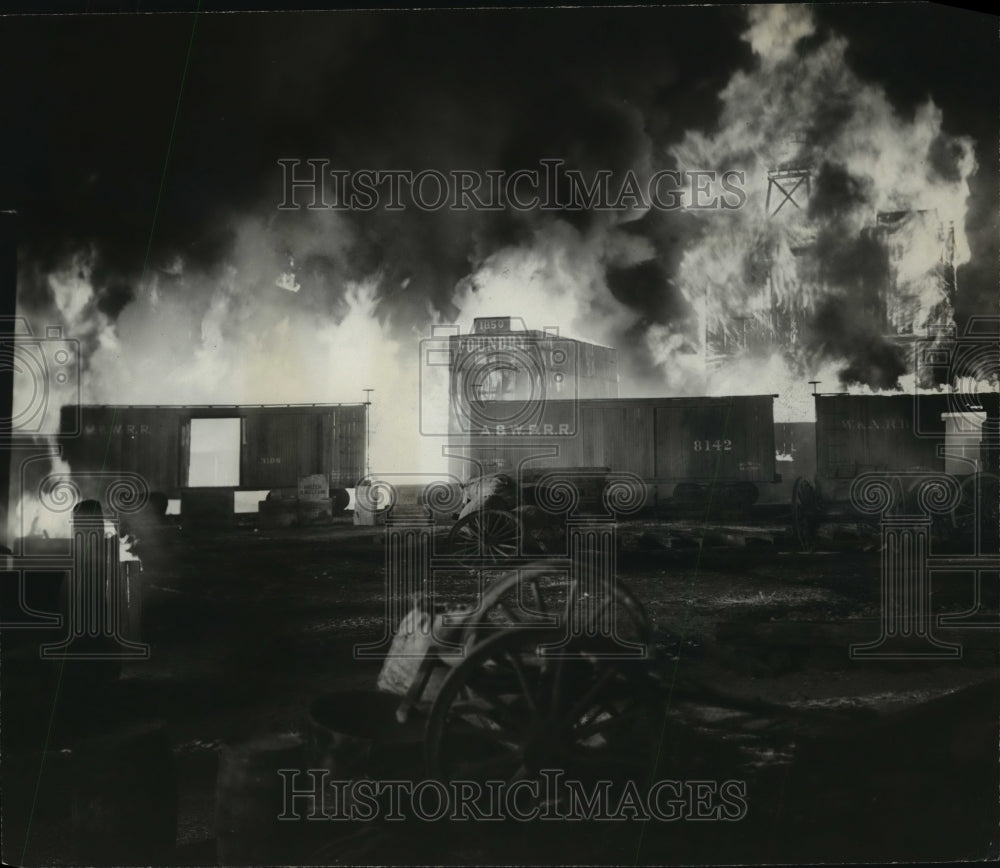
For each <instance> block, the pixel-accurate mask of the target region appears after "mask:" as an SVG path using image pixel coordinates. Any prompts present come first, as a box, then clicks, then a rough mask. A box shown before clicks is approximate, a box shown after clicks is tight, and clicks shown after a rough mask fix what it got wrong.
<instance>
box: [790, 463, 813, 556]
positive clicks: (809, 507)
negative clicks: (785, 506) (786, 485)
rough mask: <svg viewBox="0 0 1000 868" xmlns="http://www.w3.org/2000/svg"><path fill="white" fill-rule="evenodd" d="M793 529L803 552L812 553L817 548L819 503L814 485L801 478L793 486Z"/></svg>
mask: <svg viewBox="0 0 1000 868" xmlns="http://www.w3.org/2000/svg"><path fill="white" fill-rule="evenodd" d="M792 529H793V530H794V532H795V539H796V540H797V541H798V544H799V549H800V550H801V551H803V552H811V551H812V550H813V549H815V548H816V538H817V530H818V529H819V503H818V501H817V497H816V489H815V488H814V487H813V484H812V483H811V482H810V481H809V480H808V479H805V478H803V477H801V476H800V477H798V479H796V480H795V485H793V486H792Z"/></svg>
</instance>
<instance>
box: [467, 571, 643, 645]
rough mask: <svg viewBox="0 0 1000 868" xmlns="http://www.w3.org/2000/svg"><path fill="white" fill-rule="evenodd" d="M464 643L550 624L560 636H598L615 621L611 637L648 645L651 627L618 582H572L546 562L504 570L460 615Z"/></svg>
mask: <svg viewBox="0 0 1000 868" xmlns="http://www.w3.org/2000/svg"><path fill="white" fill-rule="evenodd" d="M463 624H464V632H463V636H462V639H463V643H464V644H466V646H467V647H468V646H469V644H470V643H474V642H477V641H480V639H481V638H482V636H483V634H488V633H491V632H495V631H497V630H508V629H522V628H525V627H531V628H542V627H545V628H550V629H553V630H561V631H563V633H564V635H565V633H566V632H567V627H568V626H572V627H574V628H575V630H576V632H577V633H585V634H600V633H601V632H602V628H604V632H605V633H606V632H608V630H607V628H608V627H610V626H611V625H613V630H614V636H616V637H617V638H618V639H620V640H622V642H624V643H628V644H630V645H642V646H645V647H646V648H647V649H649V648H650V647H651V637H652V627H651V625H650V623H649V618H648V616H647V615H646V611H645V609H644V608H643V605H642V603H640V602H639V600H637V599H636V597H635V596H634V595H633V594H632V592H631V591H630V590H629V589H628V588H627V587H625V585H624V584H622V583H621V582H618V581H611V582H601V583H596V582H588V583H586V586H585V587H584V586H582V585H580V584H575V583H573V582H572V581H571V579H570V578H569V576H568V575H567V573H566V571H565V570H563V571H557V570H552V569H551V568H547V567H546V566H545V565H544V564H540V565H538V566H529V567H525V568H523V569H521V570H515V571H512V572H509V573H507V574H506V575H504V576H502V577H500V578H499V579H497V580H496V581H495V582H493V583H492V584H491V585H490V586H489V587H487V589H486V591H485V593H484V594H483V598H482V601H481V602H480V604H479V605H478V606H477V607H476V610H475V611H474V612H472V613H470V614H468V615H464V616H463Z"/></svg>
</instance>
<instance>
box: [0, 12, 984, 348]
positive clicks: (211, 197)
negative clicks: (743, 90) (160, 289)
mask: <svg viewBox="0 0 1000 868" xmlns="http://www.w3.org/2000/svg"><path fill="white" fill-rule="evenodd" d="M814 12H815V17H816V24H817V29H816V32H815V33H814V34H813V35H811V36H809V37H807V38H806V39H804V40H802V44H800V45H799V46H798V50H800V51H808V50H809V49H810V46H811V45H814V44H818V43H820V42H822V41H823V40H824V39H825V38H826V36H827V35H828V33H829V32H830V31H831V30H833V31H836V32H837V33H840V34H841V35H843V36H844V37H846V38H847V40H848V44H849V49H848V59H849V62H850V65H851V67H852V68H853V70H854V72H855V73H856V74H857V75H858V76H859V77H860V78H861V79H862V80H864V81H865V82H871V83H874V84H877V85H879V86H881V87H882V88H883V89H884V91H885V92H886V94H887V95H888V96H889V98H890V100H891V102H892V104H893V106H894V108H895V109H896V111H897V112H898V113H899V114H900V115H901V116H903V117H904V118H905V117H909V116H912V115H913V113H914V112H915V111H916V109H917V107H918V106H919V105H920V104H922V103H923V102H925V101H926V100H927V99H928V98H931V99H933V101H934V103H935V104H936V105H937V106H938V107H939V108H940V109H941V110H942V113H943V126H944V129H945V130H946V131H947V132H949V133H951V134H954V135H961V136H968V137H971V139H972V140H973V141H974V143H975V155H976V159H977V162H978V164H979V169H978V172H977V174H976V175H975V176H974V177H973V178H972V181H971V186H972V193H971V197H970V200H969V208H968V211H967V215H966V228H967V232H968V236H969V242H970V246H971V250H972V259H971V261H970V262H969V263H968V264H967V265H965V266H963V267H962V269H961V270H960V273H959V276H958V281H959V285H960V287H961V288H962V291H961V293H960V296H959V298H958V299H957V300H956V313H957V316H958V318H959V320H961V319H962V318H963V317H964V316H966V315H967V314H968V313H970V312H975V311H982V310H993V309H994V308H995V297H996V290H997V286H998V282H997V273H996V271H997V265H996V263H997V258H998V253H997V187H998V176H997V149H998V123H997V118H998V113H997V106H998V105H1000V99H998V87H1000V77H998V75H997V71H998V70H997V19H996V18H995V17H991V16H986V15H983V14H979V13H973V12H968V11H963V10H957V9H950V8H947V7H942V6H931V5H925V4H885V5H879V6H875V5H867V4H858V5H846V4H844V5H833V6H817V7H814ZM745 29H746V17H745V13H744V11H743V10H742V9H741V8H740V7H735V6H718V7H711V8H679V9H633V10H620V9H619V10H538V11H498V10H479V11H474V12H470V11H438V12H420V13H413V12H393V13H379V14H368V13H334V14H324V13H299V14H292V15H288V14H247V15H235V14H229V15H213V14H202V15H199V16H198V18H197V22H196V23H195V19H194V17H193V16H191V15H186V14H175V15H169V16H164V15H146V16H128V15H112V16H104V15H101V16H37V17H7V18H5V19H3V22H2V25H0V38H2V45H0V58H2V59H0V64H2V65H3V71H2V80H3V81H4V82H5V83H6V85H7V88H8V90H9V91H10V92H9V93H8V94H7V98H6V100H5V109H6V110H5V118H6V120H7V124H6V129H5V135H4V136H3V148H4V154H3V161H2V165H3V178H2V186H0V204H2V206H3V207H5V208H16V209H17V210H18V211H19V212H20V215H21V217H20V235H21V242H22V273H23V274H28V275H29V276H30V275H31V274H35V275H44V274H46V273H47V272H48V271H49V270H51V269H53V268H56V267H58V266H59V265H60V263H64V262H65V261H66V259H67V258H68V257H70V256H72V254H73V253H74V252H76V251H79V250H80V249H83V248H88V249H90V250H91V251H92V256H93V273H92V283H93V291H94V295H95V304H96V307H97V309H98V310H100V311H101V313H103V314H104V315H105V316H106V317H107V318H108V319H109V320H111V321H114V320H115V318H116V317H117V316H118V315H119V314H120V313H121V311H123V310H125V309H126V308H127V307H128V306H129V304H130V303H132V300H133V298H134V297H135V294H136V292H137V291H138V290H137V287H138V286H139V284H140V283H141V279H142V277H143V275H144V273H145V274H149V273H151V271H152V270H155V269H169V268H170V267H171V263H172V262H174V261H175V260H177V258H178V257H181V258H182V260H183V262H184V263H185V267H186V268H188V269H205V270H210V269H212V268H214V267H215V266H216V265H217V264H218V263H219V262H221V261H223V260H225V259H226V257H227V256H228V255H230V253H231V252H232V247H233V244H234V243H235V231H236V230H235V227H236V226H237V225H238V223H239V221H240V219H241V218H242V217H243V216H244V215H264V216H265V217H266V218H267V219H269V220H279V222H277V223H274V224H273V227H272V228H273V229H274V231H275V232H277V233H279V234H280V233H281V232H285V231H287V232H288V234H289V238H294V237H295V235H296V231H297V230H295V229H294V227H293V228H289V227H291V226H292V224H291V223H289V224H288V227H283V225H282V224H281V223H280V220H282V219H285V218H284V217H281V216H280V215H276V212H275V206H276V203H277V202H278V201H279V200H280V195H281V194H280V181H281V175H280V173H279V171H278V169H277V165H276V161H277V160H278V159H279V158H282V157H298V158H302V159H305V158H308V157H321V158H328V159H330V160H331V161H333V162H334V163H336V164H338V165H340V166H342V167H345V168H351V169H357V168H362V167H373V168H379V167H382V168H414V169H421V168H439V169H442V170H448V169H452V168H457V167H461V168H471V169H486V168H500V169H503V168H506V169H511V170H512V169H515V168H518V167H521V166H525V165H527V166H532V165H535V164H537V162H538V160H540V159H541V158H544V157H547V156H552V155H559V156H562V157H564V158H565V159H566V160H567V163H568V165H571V166H576V167H579V168H582V169H585V170H588V169H593V168H596V167H607V168H611V169H612V170H616V171H621V170H624V169H626V168H628V167H630V166H632V165H634V164H635V163H636V162H637V161H639V160H641V159H642V158H643V156H644V155H645V154H646V153H647V152H649V150H650V149H652V152H653V153H654V155H659V157H660V158H661V159H662V164H663V165H670V159H671V158H670V156H669V154H670V147H671V145H672V144H674V143H676V142H677V141H679V140H680V139H681V138H682V137H683V136H684V135H685V134H687V133H690V131H692V130H702V131H704V132H706V133H707V134H711V133H712V132H713V130H714V128H715V125H716V124H717V122H718V115H719V109H720V102H719V96H718V95H719V92H720V90H721V89H722V88H723V86H724V85H725V84H726V82H727V81H728V80H729V79H730V77H731V76H732V75H733V73H734V72H736V71H737V70H739V69H743V70H751V69H752V68H753V66H754V64H755V62H756V61H755V57H754V55H753V53H752V51H751V49H750V47H749V45H748V43H747V42H746V41H745V40H743V39H741V33H742V32H743V31H744V30H745ZM182 82H183V88H182V89H181V84H182ZM175 113H176V124H175ZM168 149H169V160H167V158H168ZM165 161H167V162H166V170H165V172H164V164H165ZM287 219H288V220H289V221H294V220H295V219H298V218H296V217H295V216H292V217H288V218H287ZM554 219H562V220H565V221H566V222H567V223H569V224H571V225H573V226H574V227H575V228H577V229H580V230H585V229H586V227H587V224H588V221H591V220H595V219H599V218H598V217H597V216H596V215H593V214H588V213H579V212H577V213H567V214H564V215H555V216H554V215H552V214H545V215H542V214H534V213H521V214H515V215H512V214H510V213H503V212H501V213H487V214H483V213H479V214H475V213H456V212H452V211H449V210H448V209H444V210H442V211H440V212H436V213H434V214H427V213H425V212H419V211H415V210H413V209H410V210H407V211H404V212H400V213H396V214H392V213H386V212H384V211H380V210H376V211H374V212H370V213H351V214H348V215H347V216H346V218H345V220H346V229H345V231H346V232H347V234H348V236H349V242H344V243H341V244H338V245H336V249H331V250H327V249H324V247H323V245H322V244H312V245H310V246H308V249H307V250H304V251H298V253H299V262H298V268H299V270H300V273H301V274H303V275H305V276H306V277H308V276H309V275H313V276H316V277H317V281H314V282H316V283H317V285H319V284H322V286H323V287H324V290H323V292H324V293H325V294H326V295H327V296H329V298H328V299H327V301H326V302H323V304H327V303H328V305H329V310H330V311H332V312H335V311H336V309H337V303H338V299H337V298H336V296H337V290H336V289H335V287H337V286H339V285H341V284H342V282H343V281H345V280H348V279H354V278H357V277H360V276H363V275H365V274H368V273H370V272H371V271H372V270H373V269H376V268H380V269H383V272H384V273H385V274H386V275H387V279H386V280H384V282H383V283H384V286H385V287H386V288H385V289H384V290H380V292H381V293H382V297H381V304H380V306H379V308H378V315H379V316H380V317H382V318H384V319H385V320H386V321H387V322H388V323H389V324H390V326H392V327H394V328H400V329H401V328H404V327H408V326H412V325H414V324H416V325H420V324H421V322H420V321H421V320H426V319H427V318H428V317H430V316H433V315H434V314H435V312H436V313H437V314H441V315H446V314H447V313H448V311H449V304H450V302H451V300H452V298H453V295H454V287H455V284H456V281H459V280H460V279H461V278H462V277H463V276H465V275H467V274H469V273H470V272H471V271H473V270H474V269H475V268H476V266H477V264H478V263H481V262H482V261H483V259H484V258H485V257H487V256H489V254H490V253H491V252H493V251H495V250H497V249H499V248H501V247H503V246H505V245H510V244H516V243H519V242H521V241H524V240H526V239H527V238H529V237H530V236H531V233H532V232H534V231H536V230H537V229H538V227H539V225H540V224H541V223H542V222H544V221H551V220H554ZM630 231H631V232H633V233H635V234H638V235H640V236H643V237H645V238H646V239H647V240H648V241H649V243H650V244H652V245H653V246H654V247H655V249H656V250H657V253H658V256H657V258H656V260H655V261H652V262H651V263H646V264H645V265H644V266H643V267H642V268H636V269H632V270H631V271H629V272H628V273H617V272H615V271H613V270H612V269H609V273H608V280H607V286H608V290H609V292H611V293H612V294H613V295H614V296H615V298H616V299H618V301H620V302H621V303H622V304H624V305H626V306H628V307H629V308H630V309H632V310H634V311H635V326H634V327H635V328H637V329H639V330H642V329H643V328H645V327H646V326H648V325H649V324H650V323H658V322H667V321H669V320H670V319H671V318H675V317H678V316H682V315H684V310H683V308H684V305H683V303H682V300H680V299H678V298H676V297H675V294H674V293H673V291H672V290H671V289H670V277H671V275H672V274H673V272H674V270H675V269H676V266H677V259H678V256H679V253H680V251H681V250H682V249H683V248H684V244H685V242H686V239H687V238H688V237H689V236H690V233H691V232H692V231H693V230H692V228H691V226H690V225H689V222H688V221H687V220H686V219H685V216H684V215H683V214H681V213H674V212H670V213H665V212H660V213H655V214H650V215H649V216H648V218H646V219H644V220H642V221H639V223H637V224H636V225H635V226H633V227H630ZM289 246H290V247H293V246H294V243H293V242H292V241H290V242H289ZM295 252H296V251H294V250H291V249H290V250H289V253H290V254H294V253H295ZM319 278H321V279H319ZM401 281H406V286H407V290H406V292H398V291H394V290H393V287H396V286H398V285H399V284H400V282H401ZM331 287H334V289H331ZM20 291H21V294H22V304H23V305H25V306H29V307H30V306H32V305H38V306H44V305H45V304H47V303H49V302H50V301H51V299H48V298H46V288H45V282H44V281H43V280H37V281H32V280H31V279H28V280H27V281H25V280H23V279H22V286H21V290H20ZM321 306H322V305H321Z"/></svg>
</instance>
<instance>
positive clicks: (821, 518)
mask: <svg viewBox="0 0 1000 868" xmlns="http://www.w3.org/2000/svg"><path fill="white" fill-rule="evenodd" d="M815 404H816V465H815V476H814V477H812V479H810V478H809V477H808V476H806V475H801V476H799V477H797V478H796V479H795V482H794V485H793V488H792V527H793V531H794V535H795V537H796V538H797V541H798V543H799V545H800V547H801V548H802V549H803V550H804V551H809V550H811V549H812V548H813V547H814V546H815V544H816V541H817V535H818V531H819V528H820V526H821V525H822V524H823V523H826V522H838V521H839V522H859V521H870V520H871V516H870V515H867V514H866V513H863V511H861V510H859V509H858V508H857V505H856V504H854V503H853V502H852V498H851V488H852V485H853V484H854V482H855V480H856V479H858V477H860V476H862V475H863V474H870V473H876V474H885V479H886V482H887V484H889V485H890V486H891V488H892V491H893V503H892V504H891V506H890V509H891V510H893V511H894V512H897V513H903V512H914V511H915V510H917V509H918V507H919V505H918V503H917V502H916V499H917V490H918V487H919V486H920V485H921V483H922V482H923V481H924V480H925V479H927V478H928V475H931V474H935V475H937V474H943V475H948V476H951V477H953V478H954V480H955V482H956V484H957V485H958V487H959V490H960V497H959V498H958V502H957V503H956V504H955V507H954V508H953V509H952V510H951V512H950V514H949V515H948V516H947V517H946V518H947V522H946V523H947V524H948V525H950V527H949V528H948V529H949V530H950V531H951V532H952V533H953V535H961V534H962V533H965V532H968V531H969V530H970V526H969V525H970V522H972V521H978V522H981V523H982V525H983V527H984V528H985V529H988V528H990V526H991V525H993V526H995V524H996V503H997V478H998V477H997V469H998V468H997V448H996V447H997V442H996V434H997V430H998V427H997V425H998V423H997V420H998V395H997V394H996V393H987V394H978V395H955V394H942V393H933V394H921V395H843V394H836V395H824V394H818V395H816V396H815Z"/></svg>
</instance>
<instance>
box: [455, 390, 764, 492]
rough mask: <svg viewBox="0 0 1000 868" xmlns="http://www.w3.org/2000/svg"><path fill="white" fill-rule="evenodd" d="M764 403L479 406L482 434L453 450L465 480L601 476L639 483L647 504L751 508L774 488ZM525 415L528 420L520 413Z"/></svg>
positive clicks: (741, 399)
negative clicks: (582, 471)
mask: <svg viewBox="0 0 1000 868" xmlns="http://www.w3.org/2000/svg"><path fill="white" fill-rule="evenodd" d="M773 400H774V396H772V395H754V396H738V397H719V398H705V397H699V398H615V399H587V400H578V401H558V400H557V401H546V402H544V403H543V404H541V405H540V406H539V407H536V408H530V407H527V405H524V404H519V403H518V402H503V401H495V402H483V404H482V407H481V408H480V410H481V412H480V414H479V418H481V419H488V420H490V424H489V425H483V426H482V427H481V428H480V429H478V430H476V431H473V432H472V433H470V434H468V435H467V436H465V437H464V438H462V440H461V441H456V440H453V441H452V453H453V454H454V455H456V456H461V458H460V461H461V464H462V469H463V472H464V475H465V477H466V478H471V477H474V476H477V475H480V474H486V473H497V472H502V473H508V474H511V475H517V474H518V473H519V472H520V473H521V474H522V475H523V473H524V472H525V471H528V470H532V469H536V468H541V467H547V468H580V467H607V468H609V469H610V470H611V471H612V472H615V471H620V472H629V473H634V474H636V475H637V476H639V477H640V478H641V479H642V480H643V482H644V483H645V485H646V487H647V493H648V502H649V503H650V504H656V505H658V506H675V507H697V506H698V505H699V504H700V503H703V502H705V500H706V498H711V499H715V500H716V501H720V502H721V501H726V502H727V503H729V504H730V505H732V506H749V505H751V504H752V503H753V502H754V501H755V500H756V498H757V486H758V485H759V484H761V483H771V482H774V481H775V442H774V415H773ZM525 410H527V411H528V412H524V411H525Z"/></svg>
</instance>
